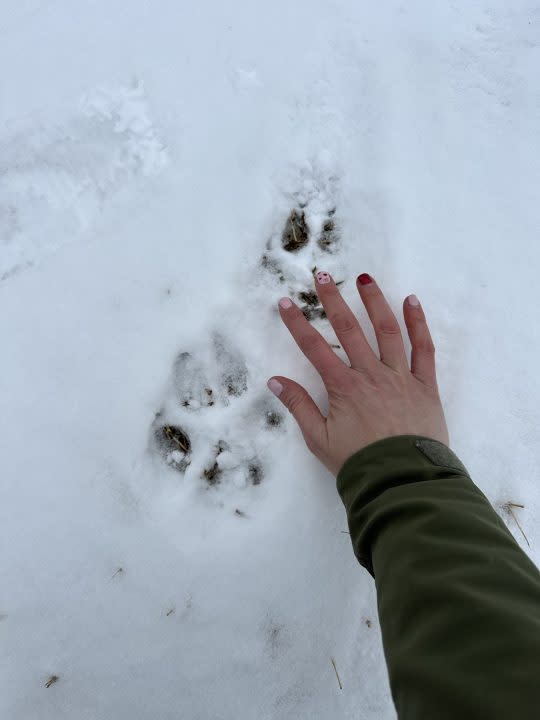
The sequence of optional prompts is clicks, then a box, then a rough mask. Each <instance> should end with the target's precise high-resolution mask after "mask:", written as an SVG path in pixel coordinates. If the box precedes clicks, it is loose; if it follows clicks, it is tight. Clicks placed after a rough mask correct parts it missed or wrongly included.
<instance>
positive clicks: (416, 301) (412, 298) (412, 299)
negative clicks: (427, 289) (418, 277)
mask: <svg viewBox="0 0 540 720" xmlns="http://www.w3.org/2000/svg"><path fill="white" fill-rule="evenodd" d="M407 302H408V303H409V305H412V306H413V307H418V306H419V305H420V300H419V299H418V298H417V297H416V295H409V297H408V298H407Z"/></svg>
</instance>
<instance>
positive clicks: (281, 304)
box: [279, 298, 292, 310]
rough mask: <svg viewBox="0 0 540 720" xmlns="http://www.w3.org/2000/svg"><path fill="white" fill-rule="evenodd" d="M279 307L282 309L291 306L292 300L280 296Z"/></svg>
mask: <svg viewBox="0 0 540 720" xmlns="http://www.w3.org/2000/svg"><path fill="white" fill-rule="evenodd" d="M279 307H281V308H283V309H284V310H288V309H289V308H290V307H292V300H290V299H289V298H281V300H280V301H279Z"/></svg>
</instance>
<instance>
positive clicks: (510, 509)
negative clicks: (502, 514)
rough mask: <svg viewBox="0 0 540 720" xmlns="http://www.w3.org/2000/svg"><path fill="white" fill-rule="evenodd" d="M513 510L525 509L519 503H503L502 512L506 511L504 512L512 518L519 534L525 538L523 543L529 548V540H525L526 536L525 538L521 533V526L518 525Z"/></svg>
mask: <svg viewBox="0 0 540 720" xmlns="http://www.w3.org/2000/svg"><path fill="white" fill-rule="evenodd" d="M513 508H522V509H524V508H525V505H520V504H519V503H514V502H507V503H504V505H503V510H506V512H507V513H508V514H509V515H511V516H512V518H513V520H514V522H515V523H516V525H517V526H518V528H519V531H520V533H521V534H522V535H523V537H524V538H525V542H526V543H527V545H528V546H529V547H531V543H530V542H529V539H528V538H527V536H526V535H525V533H524V532H523V528H522V527H521V525H520V524H519V520H518V519H517V517H516V514H515V512H514V510H513Z"/></svg>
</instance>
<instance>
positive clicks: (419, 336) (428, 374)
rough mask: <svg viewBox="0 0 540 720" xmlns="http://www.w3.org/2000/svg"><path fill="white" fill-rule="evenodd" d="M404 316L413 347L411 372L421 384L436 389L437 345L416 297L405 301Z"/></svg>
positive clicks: (412, 296) (409, 297)
mask: <svg viewBox="0 0 540 720" xmlns="http://www.w3.org/2000/svg"><path fill="white" fill-rule="evenodd" d="M403 316H404V318H405V325H406V326H407V332H408V333H409V338H410V341H411V346H412V353H411V372H412V374H413V375H414V376H415V377H416V378H417V379H418V380H420V382H423V383H424V384H425V385H429V386H431V387H436V385H437V375H436V372H435V345H434V344H433V340H432V339H431V333H430V332H429V328H428V325H427V322H426V316H425V315H424V311H423V310H422V306H421V305H420V302H419V300H418V298H417V297H416V295H409V296H408V297H407V298H406V299H405V302H404V303H403Z"/></svg>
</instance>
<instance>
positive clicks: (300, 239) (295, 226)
mask: <svg viewBox="0 0 540 720" xmlns="http://www.w3.org/2000/svg"><path fill="white" fill-rule="evenodd" d="M308 242H309V228H308V226H307V223H306V214H305V212H304V211H303V210H302V209H300V208H298V209H296V208H294V209H293V210H291V212H290V214H289V217H288V218H287V222H286V223H285V227H284V228H283V233H282V235H281V245H282V247H283V249H284V250H285V251H286V252H298V251H299V250H301V249H302V248H303V247H305V246H306V245H307V244H308Z"/></svg>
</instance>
